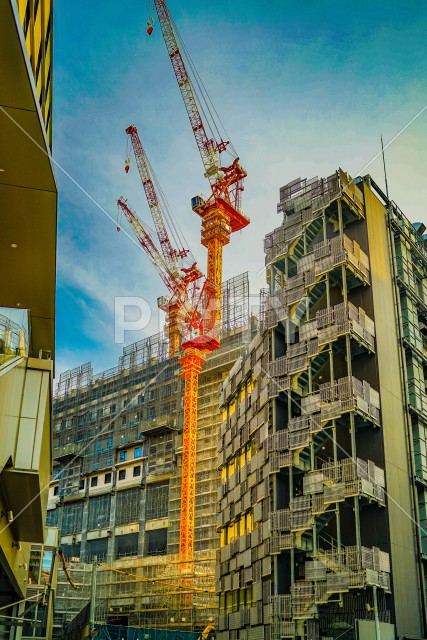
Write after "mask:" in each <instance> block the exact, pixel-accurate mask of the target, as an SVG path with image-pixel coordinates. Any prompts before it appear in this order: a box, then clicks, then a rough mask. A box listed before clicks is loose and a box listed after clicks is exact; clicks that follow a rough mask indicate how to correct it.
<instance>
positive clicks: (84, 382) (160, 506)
mask: <svg viewBox="0 0 427 640" xmlns="http://www.w3.org/2000/svg"><path fill="white" fill-rule="evenodd" d="M251 324H252V326H251ZM254 328H255V325H254V321H253V320H252V323H251V319H250V314H249V284H248V276H247V274H243V275H241V276H237V277H235V278H233V279H231V280H229V281H227V282H226V283H225V284H224V286H223V324H222V329H221V335H222V339H221V346H220V348H219V349H217V350H216V351H214V352H213V353H212V354H210V355H209V356H208V357H207V361H206V364H205V365H204V366H203V369H202V372H201V374H200V385H199V399H198V424H197V466H196V496H195V504H196V515H195V531H194V566H193V567H192V568H191V570H190V571H188V572H187V575H186V581H187V582H186V585H187V586H186V587H185V588H183V584H182V575H179V572H178V565H179V563H178V545H179V522H180V489H181V453H182V409H183V406H182V395H183V394H182V388H183V381H182V379H181V378H180V376H179V373H180V366H179V364H178V356H177V357H173V358H169V357H168V341H167V339H166V337H165V336H164V335H163V334H157V335H155V336H152V337H150V338H146V339H144V340H141V341H140V342H137V343H135V344H132V345H130V346H128V347H125V348H124V350H123V355H122V356H121V358H120V359H119V364H118V366H117V367H115V368H113V369H110V370H108V371H104V372H102V373H101V374H99V375H94V374H93V371H92V366H91V364H90V363H88V364H85V365H82V366H80V367H77V368H76V369H74V370H72V371H67V372H65V373H63V374H62V375H61V376H60V379H59V383H58V385H57V388H56V397H55V402H54V475H53V478H52V483H51V487H50V494H49V505H48V509H49V511H48V523H49V524H50V525H54V526H58V528H59V535H60V544H61V547H62V550H63V551H64V554H65V556H66V558H67V560H68V563H69V566H70V575H71V578H72V580H73V581H74V582H75V584H76V586H81V588H80V589H78V590H75V589H73V588H72V587H71V585H70V584H69V583H68V581H67V579H66V578H65V576H62V577H61V576H60V578H59V583H58V592H57V599H56V632H57V633H59V634H60V629H62V627H63V624H64V623H65V622H68V621H70V620H71V619H72V618H73V617H74V615H75V614H76V613H78V611H79V610H81V609H82V607H83V606H84V605H86V604H87V602H88V599H89V584H90V580H91V568H90V566H89V565H90V563H91V562H92V560H93V558H94V557H95V556H96V557H97V560H98V563H99V564H98V570H97V593H96V596H97V597H96V611H97V618H98V619H97V621H98V622H106V621H107V620H114V621H115V622H117V623H122V624H129V625H130V626H145V627H157V628H168V627H169V628H181V629H187V630H188V629H200V628H202V629H203V628H205V627H206V625H207V624H208V623H209V622H210V621H214V620H215V619H216V614H217V597H216V595H215V587H214V580H215V558H216V549H217V547H218V545H219V537H218V533H217V511H218V483H219V478H218V470H217V466H218V464H217V449H216V447H217V439H218V432H219V425H220V423H221V416H220V413H219V409H218V386H219V384H220V383H221V382H222V381H223V379H224V378H225V376H226V375H227V372H228V371H229V370H230V368H231V366H232V365H233V363H234V362H235V360H236V358H237V357H238V356H239V355H240V354H241V353H242V352H243V351H244V349H245V348H246V346H247V344H248V343H249V342H250V340H251V333H252V332H253V330H254Z"/></svg>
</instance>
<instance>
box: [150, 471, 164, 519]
mask: <svg viewBox="0 0 427 640" xmlns="http://www.w3.org/2000/svg"><path fill="white" fill-rule="evenodd" d="M168 509H169V481H168V480H166V481H165V482H153V483H152V484H149V485H147V504H146V511H145V517H146V519H147V520H150V519H155V518H167V516H168Z"/></svg>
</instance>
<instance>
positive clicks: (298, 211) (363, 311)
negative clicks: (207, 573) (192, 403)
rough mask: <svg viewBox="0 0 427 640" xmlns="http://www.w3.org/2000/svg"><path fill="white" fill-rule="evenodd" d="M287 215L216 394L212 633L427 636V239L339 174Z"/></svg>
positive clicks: (291, 201)
mask: <svg viewBox="0 0 427 640" xmlns="http://www.w3.org/2000/svg"><path fill="white" fill-rule="evenodd" d="M278 212H279V213H280V214H281V215H283V222H282V224H281V225H280V226H279V227H278V228H277V229H275V230H274V231H272V232H271V233H269V234H267V236H266V237H265V241H264V248H265V254H266V267H267V282H268V289H266V290H265V291H263V292H262V314H261V327H262V330H261V331H260V332H259V333H258V334H257V336H256V337H255V338H254V340H253V341H252V343H251V345H250V347H249V349H248V350H247V352H246V354H245V355H244V356H243V357H242V358H241V359H240V360H239V361H238V362H237V363H236V364H235V366H234V367H233V369H232V370H231V372H230V374H229V376H228V377H227V379H226V381H225V382H224V385H223V388H222V398H221V405H222V409H223V412H224V413H223V418H224V421H223V424H222V428H221V437H220V442H219V456H220V465H221V473H222V490H221V495H222V502H221V525H220V531H221V550H220V554H219V562H218V574H217V575H218V583H217V584H218V590H219V597H220V616H219V634H218V635H219V638H220V639H221V640H242V639H245V640H257V639H258V638H260V639H261V638H271V640H280V639H281V638H304V639H305V640H315V639H318V638H321V639H326V638H327V639H328V640H329V639H330V638H338V637H339V638H341V639H342V640H353V639H355V638H357V637H358V638H379V637H381V638H382V639H383V640H384V639H385V638H394V637H396V636H398V637H400V638H403V637H407V638H409V637H410V638H424V637H425V633H426V628H425V581H424V563H425V559H426V557H427V556H426V555H425V552H426V548H425V546H426V543H427V539H426V535H427V534H426V531H425V529H424V528H423V526H424V523H425V513H426V498H425V496H426V469H427V467H426V448H425V447H426V445H425V425H426V418H427V413H426V410H427V404H426V394H425V387H426V385H425V370H426V366H427V350H426V330H427V325H426V312H427V286H426V285H427V279H426V275H427V268H426V267H427V251H426V247H427V244H426V238H425V237H424V236H423V235H422V234H423V226H422V225H417V224H411V223H410V222H409V220H408V219H407V218H406V217H405V216H404V215H403V213H402V212H401V211H400V210H399V208H398V207H397V205H396V204H395V203H393V202H389V200H388V199H387V197H386V196H385V195H384V194H383V193H382V192H381V190H380V189H379V188H378V186H377V185H376V184H375V183H374V182H373V181H372V180H371V178H370V177H369V176H366V177H365V178H358V179H357V180H355V181H353V180H352V179H351V178H350V177H349V176H348V175H347V174H345V173H344V172H343V171H341V170H339V171H337V172H336V173H334V174H333V175H331V176H329V177H328V178H326V179H320V180H319V179H317V178H314V179H312V180H301V179H297V180H295V181H293V182H291V183H289V184H288V185H286V186H285V187H283V188H282V189H281V190H280V202H279V204H278ZM420 525H421V526H420Z"/></svg>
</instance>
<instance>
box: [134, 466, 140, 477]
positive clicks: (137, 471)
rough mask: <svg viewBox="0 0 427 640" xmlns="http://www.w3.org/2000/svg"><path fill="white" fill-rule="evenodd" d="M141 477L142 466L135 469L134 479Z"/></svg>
mask: <svg viewBox="0 0 427 640" xmlns="http://www.w3.org/2000/svg"><path fill="white" fill-rule="evenodd" d="M140 475H141V465H138V466H137V467H134V468H133V477H134V478H136V477H137V476H140Z"/></svg>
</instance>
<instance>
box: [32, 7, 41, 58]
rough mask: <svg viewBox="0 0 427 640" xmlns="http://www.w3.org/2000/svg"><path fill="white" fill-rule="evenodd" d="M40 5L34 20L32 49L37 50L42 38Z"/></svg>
mask: <svg viewBox="0 0 427 640" xmlns="http://www.w3.org/2000/svg"><path fill="white" fill-rule="evenodd" d="M41 13H42V12H41V7H40V6H39V8H38V11H37V17H36V21H35V23H34V50H35V51H37V52H38V50H39V46H40V43H41V40H42V19H41Z"/></svg>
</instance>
